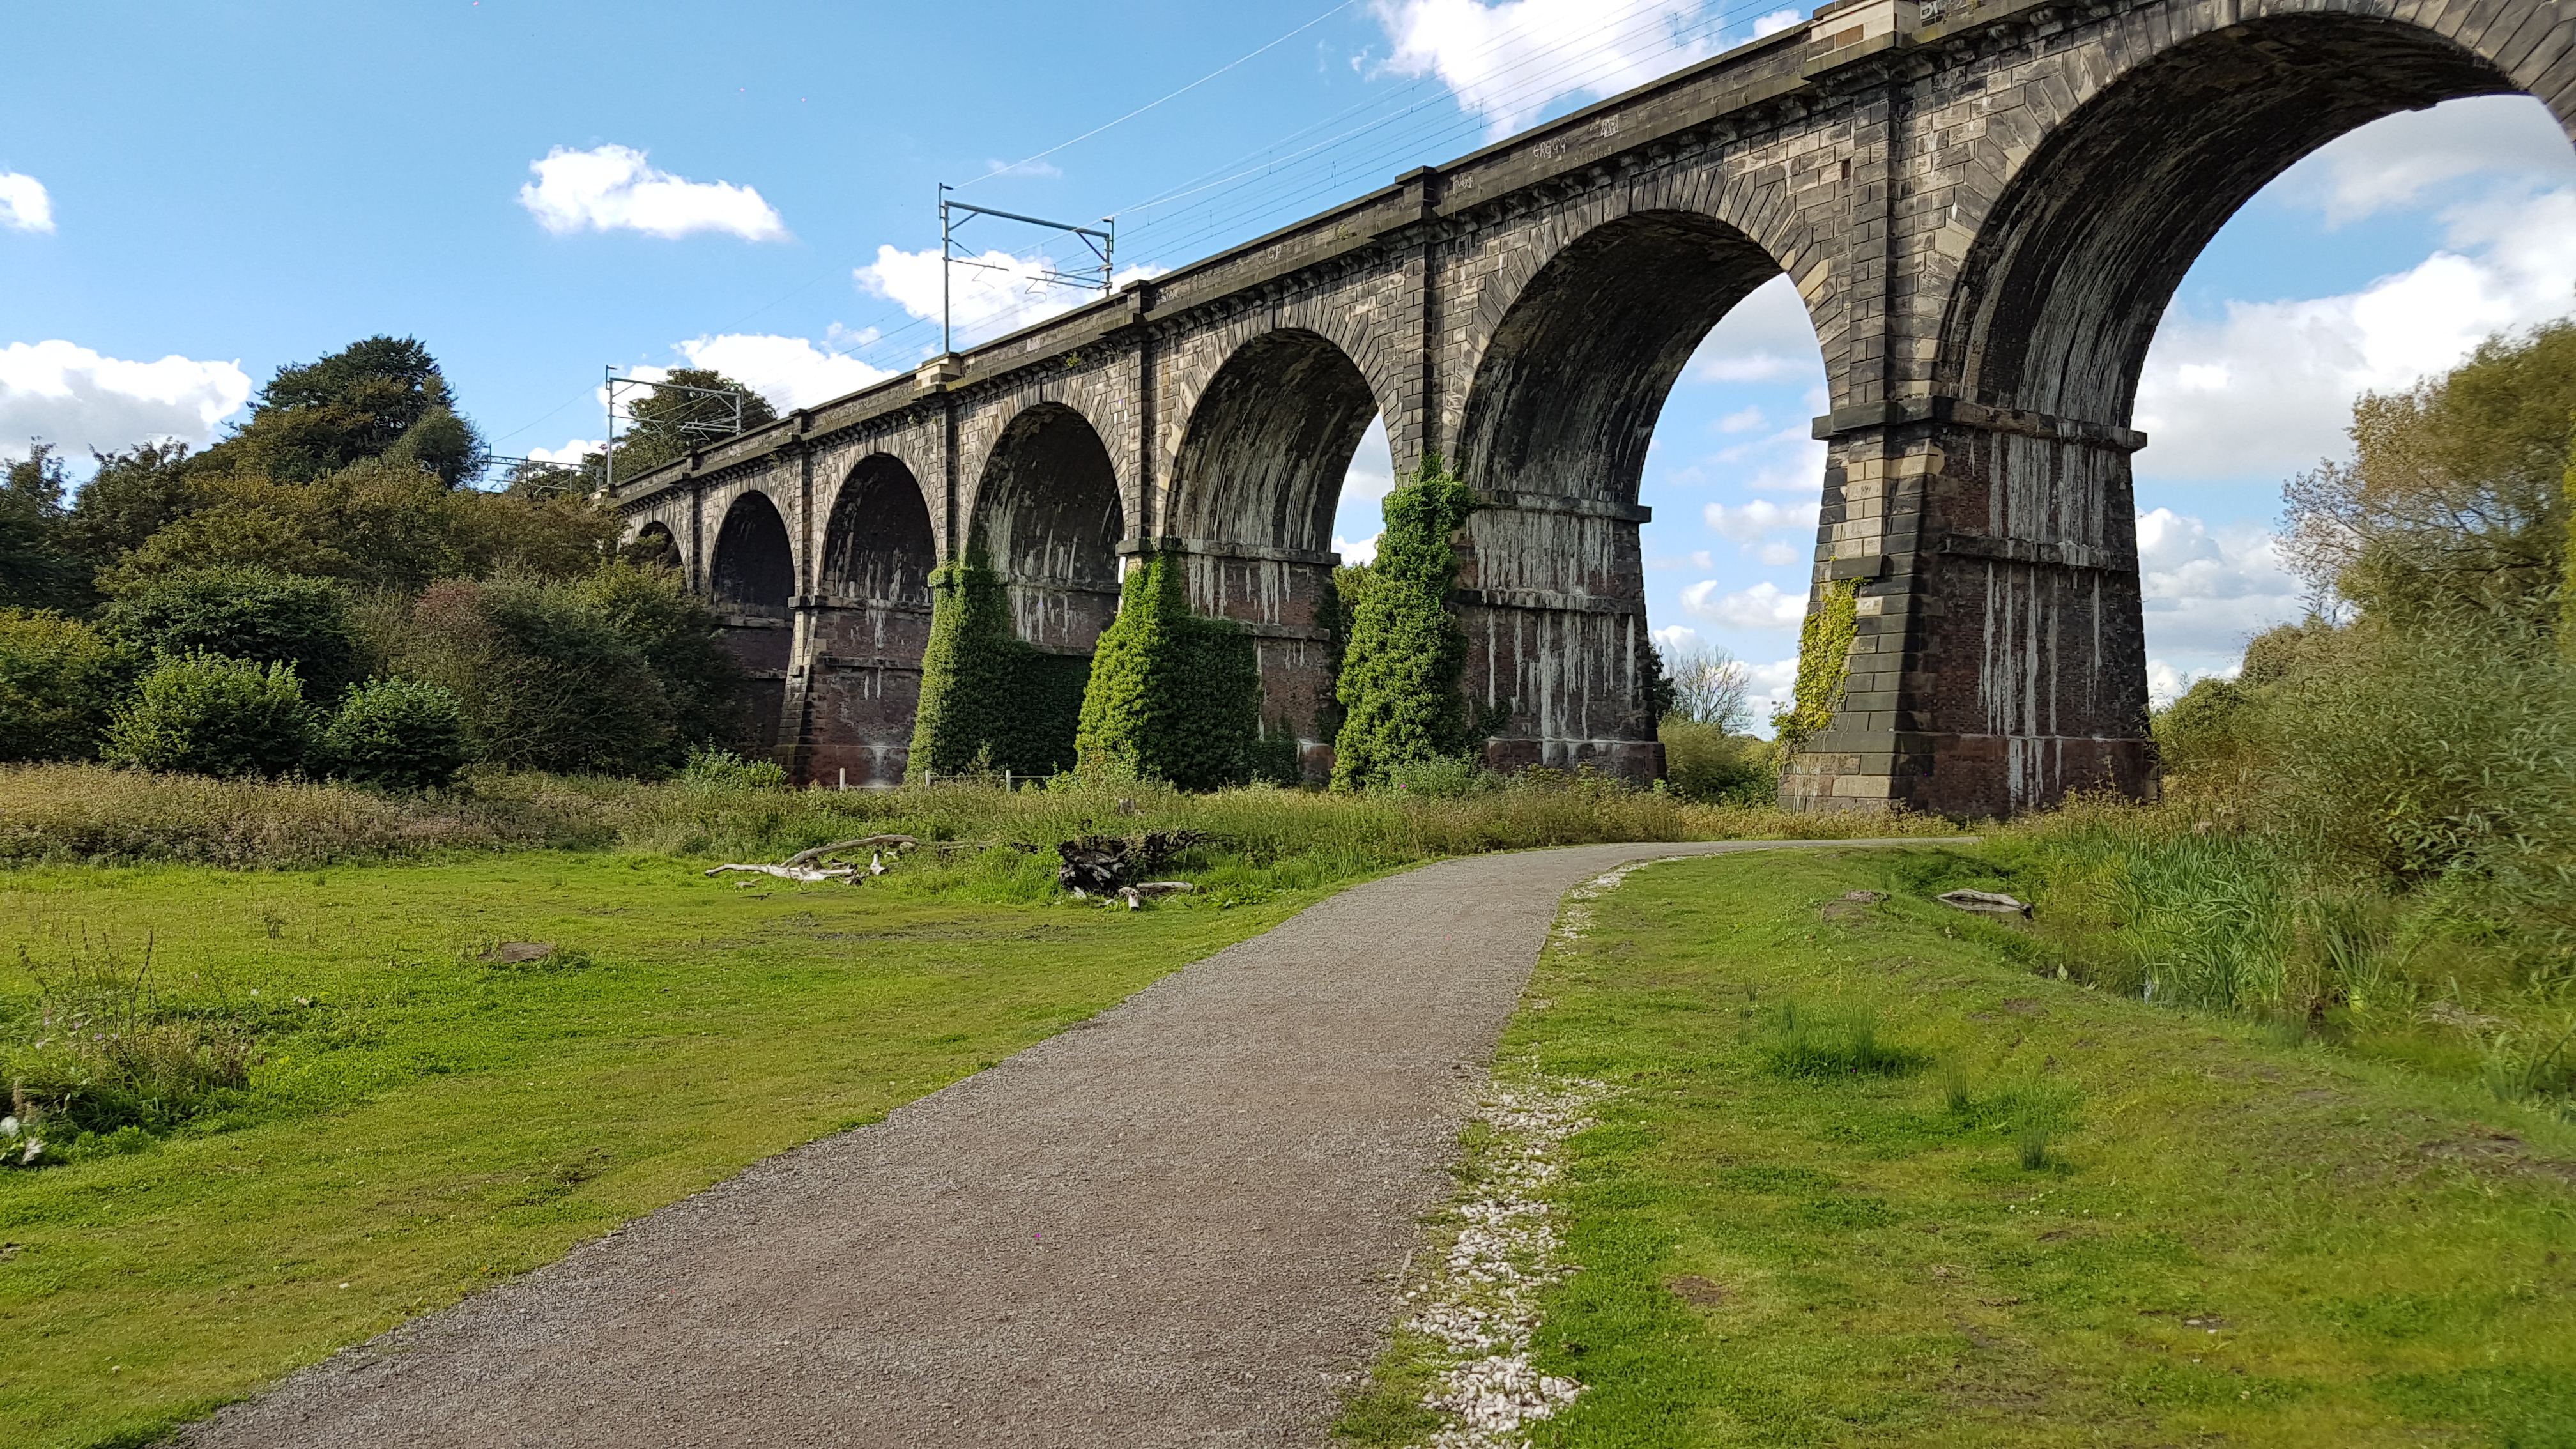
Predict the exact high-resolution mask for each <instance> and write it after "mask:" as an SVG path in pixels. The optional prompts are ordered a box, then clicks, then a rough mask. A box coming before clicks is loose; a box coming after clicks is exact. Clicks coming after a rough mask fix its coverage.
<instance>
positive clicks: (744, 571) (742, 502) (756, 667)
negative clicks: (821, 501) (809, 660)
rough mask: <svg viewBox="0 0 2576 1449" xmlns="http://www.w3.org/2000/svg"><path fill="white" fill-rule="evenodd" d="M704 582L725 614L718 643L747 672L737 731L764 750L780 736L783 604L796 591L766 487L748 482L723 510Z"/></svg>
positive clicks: (789, 648) (789, 628) (789, 650)
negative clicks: (754, 486)
mask: <svg viewBox="0 0 2576 1449" xmlns="http://www.w3.org/2000/svg"><path fill="white" fill-rule="evenodd" d="M707 584H708V593H709V594H710V596H711V597H712V599H713V602H714V604H715V610H716V613H717V615H718V616H719V617H720V618H722V619H723V621H724V634H723V636H722V638H723V643H724V646H725V648H726V649H728V650H729V651H731V652H732V654H733V656H734V658H735V659H736V660H737V661H739V662H740V663H741V665H742V668H743V673H744V674H745V675H746V676H747V678H746V681H745V687H744V689H743V691H742V693H741V696H740V699H741V709H742V713H741V715H740V717H739V720H738V722H737V724H736V726H735V729H736V732H737V733H738V734H739V735H740V736H741V738H742V740H743V742H744V744H746V745H747V746H749V747H750V748H752V749H753V750H755V751H759V752H762V753H767V752H769V751H771V750H774V749H776V748H777V747H778V746H779V745H780V744H781V743H782V741H781V739H780V735H779V732H780V727H781V715H782V712H783V711H784V709H785V706H786V696H787V672H788V664H789V660H790V658H791V657H792V656H793V654H794V652H795V631H794V626H793V624H792V623H791V621H790V618H789V612H788V611H789V607H790V603H791V601H792V600H793V599H794V597H795V593H796V552H795V546H794V545H793V544H792V543H791V542H790V541H789V539H788V534H787V521H786V520H785V519H783V518H781V517H780V516H779V513H778V505H776V504H775V503H772V502H771V501H770V499H769V495H768V494H766V493H763V492H760V491H759V490H758V489H746V490H744V491H743V492H742V493H740V494H737V495H735V497H734V500H733V503H732V504H731V505H730V506H729V507H727V508H726V509H725V516H724V523H723V524H722V525H721V526H720V527H718V528H717V530H716V546H715V553H714V557H713V560H712V562H711V566H710V567H709V569H708V571H707Z"/></svg>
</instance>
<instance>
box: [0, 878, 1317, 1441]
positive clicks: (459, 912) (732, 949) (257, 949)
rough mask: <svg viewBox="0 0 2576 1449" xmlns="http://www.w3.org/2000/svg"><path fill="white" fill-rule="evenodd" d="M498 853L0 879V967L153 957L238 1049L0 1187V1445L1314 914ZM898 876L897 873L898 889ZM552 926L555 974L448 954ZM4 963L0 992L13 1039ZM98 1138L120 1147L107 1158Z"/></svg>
mask: <svg viewBox="0 0 2576 1449" xmlns="http://www.w3.org/2000/svg"><path fill="white" fill-rule="evenodd" d="M699 864H702V862H700V863H693V862H689V861H682V860H673V859H669V858H662V857H648V856H617V855H608V854H557V853H552V852H527V853H518V854H510V855H493V856H486V857H480V858H473V859H467V860H464V861H461V862H456V863H448V864H437V865H404V866H368V867H343V868H333V869H330V870H327V871H323V872H306V873H300V874H279V873H268V872H222V871H215V870H209V869H204V868H197V867H179V866H162V867H143V868H135V869H114V870H88V869H37V870H27V871H21V872H17V873H13V874H10V875H7V876H0V958H9V957H15V955H16V954H17V949H18V948H19V947H20V946H22V945H23V946H25V947H27V948H28V950H29V952H30V957H31V959H33V960H36V961H38V962H42V961H45V960H49V959H50V960H54V961H57V962H59V961H60V960H62V959H64V958H65V956H66V955H68V954H76V953H77V951H78V950H79V943H80V941H81V939H82V937H83V936H84V935H85V936H86V937H87V938H88V940H89V942H90V948H91V949H92V950H93V951H96V950H98V949H100V948H101V947H102V946H104V947H106V948H109V949H113V950H115V951H117V952H118V953H120V954H121V955H122V956H124V957H125V958H126V959H128V960H129V961H131V960H134V959H136V958H138V957H139V955H140V952H141V949H142V947H143V944H144V942H145V940H146V939H147V937H148V938H149V939H150V941H151V943H152V949H153V962H154V971H153V975H154V978H155V979H156V980H157V981H158V982H159V984H160V987H161V990H162V993H163V999H164V1004H165V1005H171V1004H175V1005H177V1006H180V1007H184V1008H186V1009H188V1010H191V1011H195V1012H198V1013H202V1014H205V1015H209V1016H213V1017H217V1018H220V1019H222V1020H226V1021H230V1022H233V1023H237V1024H241V1025H242V1026H244V1027H246V1028H247V1029H250V1030H252V1031H254V1032H255V1034H256V1046H257V1051H258V1052H259V1054H260V1057H261V1060H260V1062H259V1063H258V1065H256V1066H254V1067H253V1069H252V1076H251V1086H250V1088H249V1090H248V1091H247V1092H244V1093H237V1094H233V1095H232V1096H230V1097H227V1098H225V1099H223V1101H222V1102H221V1103H220V1104H219V1107H218V1110H215V1111H214V1112H212V1113H211V1115H206V1116H200V1117H198V1118H196V1119H194V1120H193V1121H191V1122H189V1123H187V1124H185V1125H183V1126H181V1127H180V1128H178V1129H177V1130H176V1131H173V1132H168V1133H164V1134H161V1135H157V1136H153V1135H146V1134H144V1133H142V1132H140V1131H129V1132H128V1133H127V1134H125V1136H124V1137H123V1138H122V1139H111V1140H108V1141H103V1142H102V1141H99V1140H97V1139H93V1140H92V1142H91V1143H90V1144H87V1145H88V1146H89V1147H90V1149H91V1150H90V1152H89V1153H88V1155H85V1156H83V1157H82V1158H81V1159H80V1160H77V1161H74V1162H72V1163H71V1164H69V1165H65V1166H58V1167H50V1168H39V1169H35V1170H26V1171H9V1172H0V1239H5V1240H6V1242H7V1243H8V1244H10V1245H12V1246H9V1247H0V1345H5V1347H0V1443H7V1444H10V1445H26V1446H40V1445H41V1446H56V1445H62V1446H69V1445H95V1444H103V1443H139V1442H143V1441H144V1440H145V1439H148V1438H149V1437H151V1435H152V1434H153V1433H154V1432H155V1431H157V1430H159V1429H160V1428H162V1427H165V1426H167V1425H169V1424H171V1423H173V1422H174V1421H177V1420H180V1419H184V1418H187V1417H191V1416H194V1415H197V1414H201V1413H203V1412H206V1411H208V1410H210V1409H212V1408H213V1407H214V1406H216V1405H218V1404H220V1403H222V1402H224V1401H226V1400H229V1399H233V1398H237V1397H240V1396H241V1395H243V1394H246V1393H249V1392H251V1391H253V1390H255V1389H257V1388H258V1387H259V1386H260V1385H262V1384H263V1383H265V1382H267V1381H269V1380H272V1379H274V1378H276V1377H277V1376H279V1375H281V1374H284V1373H286V1372H288V1371H290V1370H292V1369H294V1368H296V1367H298V1366H299V1365H302V1364H306V1363H310V1362H313V1361H314V1360H316V1359H318V1358H321V1357H323V1356H325V1355H327V1354H329V1353H330V1352H332V1351H333V1350H335V1349H337V1348H340V1347H342V1346H344V1345H347V1344H351V1343H354V1342H357V1341H360V1340H362V1339H365V1338H367V1337H369V1336H371V1335H373V1334H375V1333H377V1332H380V1331H382V1330H383V1329H385V1328H388V1327H390V1326H392V1325H393V1324H395V1323H397V1322H399V1321H400V1320H402V1319H404V1318H406V1317H409V1316H411V1315H414V1314H417V1313H422V1312H426V1311H429V1310H432V1309H436V1308H439V1307H442V1306H445V1305H447V1304H450V1303H453V1302H455V1301H456V1300H457V1299H459V1298H460V1297H462V1296H464V1295H465V1294H468V1293H471V1292H473V1291H475V1289H477V1288H478V1287H480V1286H482V1285H484V1284H487V1283H490V1282H493V1281H496V1280H499V1279H502V1278H505V1277H507V1276H509V1275H511V1274H513V1273H519V1272H523V1271H525V1270H527V1269H529V1268H532V1267H535V1266H537V1265H539V1264H541V1263H545V1262H547V1261H550V1260H552V1259H554V1258H556V1257H559V1256H561V1255H562V1253H563V1252H564V1251H565V1250H566V1249H568V1248H569V1247H571V1246H572V1245H573V1244H575V1243H576V1242H579V1241H581V1240H583V1239H587V1238H591V1237H595V1236H597V1235H599V1234H600V1233H602V1232H605V1231H607V1230H608V1229H610V1228H612V1227H614V1226H616V1225H617V1224H619V1223H621V1222H624V1221H626V1220H628V1219H631V1218H633V1217H636V1216H638V1215H640V1214H642V1213H645V1212H648V1211H650V1210H652V1209H654V1208H656V1207H659V1206H661V1205H663V1204H665V1203H669V1202H671V1201H673V1200H675V1199H677V1198H679V1197H682V1196H685V1195H687V1194H689V1193H691V1192H695V1191H697V1190H699V1189H701V1188H703V1187H706V1186H707V1185H709V1184H711V1183H714V1182H716V1181H718V1180H720V1179H722V1178H724V1177H726V1176H728V1175H730V1174H732V1173H734V1172H736V1171H738V1170H739V1169H741V1168H742V1167H743V1166H744V1165H746V1164H748V1163H750V1162H752V1161H755V1160H757V1159H759V1158H761V1157H765V1156H768V1155H770V1154H772V1153H776V1152H778V1151H781V1150H783V1149H785V1148H788V1147H790V1146H793V1145H795V1144H797V1143H799V1142H803V1141H807V1140H809V1139H811V1138H814V1137H816V1136H819V1135H822V1134H824V1133H828V1132H831V1131H834V1130H836V1129H839V1128H844V1127H849V1126H854V1125H857V1124H860V1123H865V1122H870V1121H874V1120H876V1119H877V1118H879V1117H881V1116H882V1115H884V1113H886V1112H887V1111H888V1110H889V1109H891V1108H893V1107H895V1106H896V1105H898V1104H900V1103H903V1102H906V1101H909V1100H911V1099H913V1098H916V1097H918V1096H920V1095H922V1094H923V1093H925V1092H928V1091H931V1090H934V1089H936V1088H937V1087H939V1086H941V1085H943V1084H945V1083H947V1082H950V1081H953V1080H955V1079H957V1078H959V1077H961V1076H964V1075H967V1074H969V1073H972V1072H974V1071H976V1070H978V1069H979V1068H981V1067H983V1066H985V1065H988V1064H990V1063H992V1062H995V1061H998V1060H1000V1059H1001V1058H1003V1057H1006V1056H1008V1055H1010V1054H1011V1053H1012V1052H1014V1051H1017V1050H1019V1049H1020V1048H1022V1047H1025V1046H1027V1045H1029V1044H1030V1043H1031V1042H1034V1041H1037V1040H1039V1039H1040V1038H1042V1037H1045V1036H1047V1035H1050V1034H1051V1033H1053V1032H1055V1031H1057V1030H1058V1029H1060V1028H1062V1027H1063V1026H1065V1025H1066V1024H1068V1023H1070V1022H1073V1021H1075V1020H1078V1019H1080V1018H1082V1017H1085V1016H1088V1015H1090V1014H1092V1013H1094V1012H1097V1011H1099V1010H1100V1009H1102V1008H1103V1007H1105V1006H1108V1005H1109V1004H1111V1003H1113V1002H1115V1001H1117V1000H1119V999H1120V998H1122V997H1124V996H1126V995H1128V994H1129V993H1131V992H1133V991H1135V990H1137V989H1138V988H1140V987H1142V986H1144V985H1145V984H1146V983H1148V982H1150V981H1152V980H1153V979H1154V978H1156V977H1157V976H1160V975H1162V974H1163V973H1165V972H1167V971H1170V970H1172V969H1174V968H1176V967H1178V966H1180V965H1183V964H1185V963H1187V962H1189V961H1191V960H1194V959H1196V958H1198V957H1201V956H1204V955H1206V954H1208V953H1210V952H1212V951H1214V950H1216V949H1218V948H1220V947H1222V946H1224V945H1226V944H1228V943H1231V942H1233V941H1236V940H1240V939H1242V938H1244V937H1247V936H1250V935H1253V934H1256V933H1258V932H1260V931H1262V930H1264V929H1266V928H1268V927H1269V926H1270V925H1272V924H1274V923H1275V922H1277V921H1279V920H1280V919H1282V918H1284V917H1285V916H1286V915H1288V914H1289V913H1290V912H1292V911H1293V910H1295V909H1296V908H1298V907H1299V906H1302V905H1303V904H1305V903H1306V902H1308V901H1310V900H1312V899H1314V898H1315V897H1316V896H1317V895H1318V894H1320V893H1321V891H1320V889H1318V888H1317V886H1316V884H1315V883H1314V882H1305V883H1302V884H1301V883H1300V882H1297V881H1294V880H1286V881H1283V880H1280V879H1277V878H1273V877H1272V876H1269V875H1265V874H1264V873H1262V872H1260V871H1257V870H1252V869H1250V868H1248V867H1244V866H1242V865H1241V864H1240V863H1237V864H1236V865H1235V866H1233V867H1232V868H1231V870H1230V873H1229V874H1230V882H1231V883H1230V884H1229V885H1228V886H1227V887H1226V888H1225V889H1224V890H1223V891H1221V892H1218V893H1216V894H1218V895H1219V896H1221V897H1222V899H1223V900H1227V901H1233V902H1236V903H1237V904H1236V905H1235V906H1234V908H1231V909H1221V908H1219V906H1220V904H1221V902H1220V901H1218V900H1205V901H1197V902H1192V903H1190V904H1188V905H1186V906H1183V907H1180V908H1173V907H1170V906H1163V907H1158V908H1156V909H1153V910H1148V911H1142V912H1134V913H1131V912H1127V911H1124V910H1095V909H1086V908H1083V907H1080V906H1075V905H1069V904H1067V905H1057V904H1052V903H1046V897H1045V890H1046V887H1045V885H1044V883H1043V882H1044V880H1045V875H1046V870H1047V868H1048V867H1049V866H1051V864H1052V862H1051V861H1046V860H1040V859H1037V858H1034V857H1026V856H1020V855H1018V854H1017V853H1016V852H1010V851H997V852H991V853H989V855H988V856H985V857H970V858H967V859H966V860H964V861H962V862H961V863H960V864H958V865H957V866H956V867H955V868H954V869H951V870H948V871H939V870H936V869H929V868H922V869H919V870H918V871H917V873H916V874H915V875H914V876H912V877H911V878H910V880H909V881H907V880H906V878H905V877H904V876H903V875H901V874H898V875H897V876H889V877H887V878H885V879H884V880H882V881H877V882H872V883H871V884H870V885H868V886H865V887H861V888H858V889H851V888H847V887H795V886H790V885H787V884H786V883H783V882H775V881H766V880H764V881H762V882H760V883H759V884H758V885H757V886H755V887H754V888H752V889H739V888H737V887H736V885H735V884H734V879H732V878H729V879H723V880H708V879H705V878H704V877H702V876H701V875H700V874H699V872H698V869H697V866H698V865H699ZM906 869H907V870H914V869H915V868H914V867H907V868H906ZM501 941H549V942H554V943H557V944H558V945H559V946H560V947H561V948H563V952H562V957H563V958H568V959H570V960H572V961H573V962H575V963H577V964H573V965H569V966H562V967H559V968H557V969H545V968H544V967H520V968H517V969H503V968H499V967H495V966H489V965H485V964H483V963H482V962H481V961H480V960H478V959H476V957H477V956H478V955H479V953H481V952H483V951H485V950H487V949H488V948H489V947H491V946H492V945H493V944H495V943H497V942H501ZM34 989H35V987H34V982H33V980H32V979H31V973H28V972H23V971H19V970H16V969H15V968H14V967H11V968H8V969H7V970H5V971H0V1025H6V1026H7V1027H8V1032H7V1036H8V1038H9V1039H14V1040H17V1041H19V1042H21V1043H22V1044H23V1043H24V1042H26V1041H28V1040H30V1039H31V1038H32V1037H33V1036H34V1035H35V1034H37V1033H40V1032H42V1031H43V1030H45V1028H43V1027H42V1025H41V1023H40V1022H38V1021H36V1020H35V1019H34V1017H33V1015H32V1013H33V1009H34V1004H35V997H34ZM118 1146H126V1147H133V1148H137V1149H139V1150H135V1151H132V1152H119V1151H115V1150H113V1149H114V1148H116V1147H118Z"/></svg>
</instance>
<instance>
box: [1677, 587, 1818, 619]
mask: <svg viewBox="0 0 2576 1449" xmlns="http://www.w3.org/2000/svg"><path fill="white" fill-rule="evenodd" d="M1717 588H1718V582H1717V580H1715V579H1702V580H1700V581H1699V582H1698V583H1695V584H1693V585H1691V586H1690V587H1689V588H1686V589H1684V590H1682V608H1683V609H1685V610H1687V611H1689V612H1690V613H1693V614H1697V615H1699V616H1700V617H1701V618H1703V619H1714V620H1716V621H1717V622H1718V623H1720V624H1724V625H1726V626H1728V627H1730V628H1736V629H1795V628H1797V627H1798V625H1799V623H1800V622H1801V621H1803V620H1804V619H1805V618H1806V617H1807V596H1806V595H1804V594H1790V593H1783V592H1781V589H1780V586H1779V585H1777V584H1775V583H1772V582H1771V581H1770V580H1768V579H1765V580H1763V581H1762V582H1760V583H1758V584H1755V585H1754V586H1753V587H1751V588H1749V589H1738V590H1736V591H1735V592H1734V593H1731V594H1723V595H1721V594H1719V593H1718V592H1717Z"/></svg>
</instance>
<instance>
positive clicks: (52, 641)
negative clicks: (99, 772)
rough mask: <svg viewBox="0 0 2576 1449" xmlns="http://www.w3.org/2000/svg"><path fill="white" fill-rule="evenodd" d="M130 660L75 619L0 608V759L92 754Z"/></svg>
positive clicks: (78, 757)
mask: <svg viewBox="0 0 2576 1449" xmlns="http://www.w3.org/2000/svg"><path fill="white" fill-rule="evenodd" d="M132 665H133V659H132V656H131V655H130V654H129V653H127V652H126V651H125V650H122V649H120V648H118V647H117V646H116V645H115V644H113V643H111V642H110V641H109V640H107V639H105V638H104V637H102V636H101V635H100V634H99V633H98V632H97V631H96V630H94V629H92V628H90V627H89V626H88V625H86V624H83V623H82V622H80V621H79V620H77V619H66V618H64V617H63V616H62V615H60V614H54V613H30V612H28V611H25V610H21V609H0V760H86V759H89V758H91V757H92V756H94V755H96V754H97V753H98V738H99V733H100V731H102V730H104V729H106V728H107V723H108V720H109V718H110V716H111V715H112V714H113V712H114V710H115V706H116V701H117V698H118V696H120V695H122V694H123V693H124V692H125V689H126V685H127V682H128V681H129V680H130V679H131V678H132V676H133V667H132Z"/></svg>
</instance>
